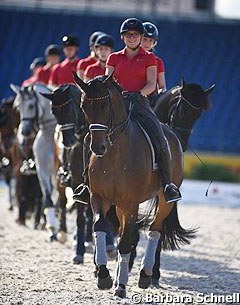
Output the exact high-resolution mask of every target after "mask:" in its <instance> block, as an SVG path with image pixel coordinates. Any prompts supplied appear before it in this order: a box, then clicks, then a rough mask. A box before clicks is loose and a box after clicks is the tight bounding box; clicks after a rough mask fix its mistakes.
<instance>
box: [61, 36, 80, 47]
mask: <svg viewBox="0 0 240 305" xmlns="http://www.w3.org/2000/svg"><path fill="white" fill-rule="evenodd" d="M62 46H63V47H69V46H74V47H78V46H79V42H78V38H77V37H76V36H68V35H65V36H63V38H62Z"/></svg>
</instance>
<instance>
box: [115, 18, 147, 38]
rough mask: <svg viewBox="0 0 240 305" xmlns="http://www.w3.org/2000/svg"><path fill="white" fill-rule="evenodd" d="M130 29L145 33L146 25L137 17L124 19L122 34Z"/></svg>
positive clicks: (121, 28)
mask: <svg viewBox="0 0 240 305" xmlns="http://www.w3.org/2000/svg"><path fill="white" fill-rule="evenodd" d="M128 31H136V32H139V33H140V34H142V35H143V34H144V27H143V24H142V22H141V21H140V20H139V19H137V18H129V19H126V20H124V21H123V23H122V25H121V27H120V35H122V34H124V33H126V32H128Z"/></svg>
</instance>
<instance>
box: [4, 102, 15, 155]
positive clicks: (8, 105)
mask: <svg viewBox="0 0 240 305" xmlns="http://www.w3.org/2000/svg"><path fill="white" fill-rule="evenodd" d="M14 99H15V97H14V96H10V97H9V98H4V99H2V100H1V101H0V143H1V148H2V150H3V151H4V152H6V151H8V150H9V148H10V147H11V146H12V143H13V140H14V137H15V128H17V127H18V125H19V115H18V113H17V112H16V111H15V109H13V102H14Z"/></svg>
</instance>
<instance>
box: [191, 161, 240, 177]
mask: <svg viewBox="0 0 240 305" xmlns="http://www.w3.org/2000/svg"><path fill="white" fill-rule="evenodd" d="M186 178H188V179H195V180H214V181H222V182H240V177H239V176H238V175H237V174H235V173H234V172H232V171H231V170H230V169H229V168H228V167H226V166H223V165H219V164H208V163H207V164H206V166H205V165H203V164H199V165H196V166H194V167H193V168H192V171H191V172H190V173H189V174H188V175H187V177H186Z"/></svg>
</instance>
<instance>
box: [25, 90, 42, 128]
mask: <svg viewBox="0 0 240 305" xmlns="http://www.w3.org/2000/svg"><path fill="white" fill-rule="evenodd" d="M28 94H30V93H28ZM32 95H33V101H34V107H35V115H34V116H33V117H31V118H30V117H22V118H21V121H28V122H31V123H32V124H33V128H34V131H35V132H37V130H38V129H39V118H38V114H39V109H38V96H37V94H36V92H35V91H32ZM22 103H24V101H22Z"/></svg>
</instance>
